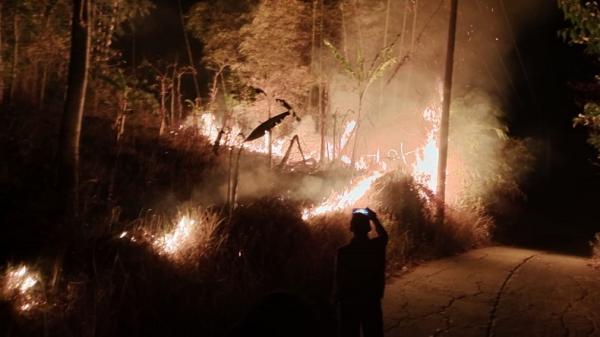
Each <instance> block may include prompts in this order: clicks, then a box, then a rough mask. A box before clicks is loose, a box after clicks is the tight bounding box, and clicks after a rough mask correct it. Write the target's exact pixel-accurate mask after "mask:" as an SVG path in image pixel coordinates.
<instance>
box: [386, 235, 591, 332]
mask: <svg viewBox="0 0 600 337" xmlns="http://www.w3.org/2000/svg"><path fill="white" fill-rule="evenodd" d="M588 264H589V260H587V259H584V258H581V257H574V256H566V255H557V254H552V253H546V252H541V251H532V250H526V249H519V248H510V247H490V248H484V249H478V250H474V251H471V252H469V253H466V254H463V255H460V256H456V257H452V258H447V259H443V260H438V261H432V262H429V263H426V264H424V265H421V266H419V267H417V268H415V269H414V270H412V271H410V272H408V273H407V274H405V275H403V276H400V277H398V278H395V279H393V280H392V281H391V282H390V283H388V285H387V286H386V293H385V298H384V300H383V310H384V321H385V323H384V328H385V335H386V336H388V337H395V336H403V337H420V336H457V337H470V336H477V337H491V336H495V337H504V336H506V337H509V336H510V337H516V336H527V337H534V336H560V337H571V336H600V270H597V269H593V268H591V267H590V266H589V265H588Z"/></svg>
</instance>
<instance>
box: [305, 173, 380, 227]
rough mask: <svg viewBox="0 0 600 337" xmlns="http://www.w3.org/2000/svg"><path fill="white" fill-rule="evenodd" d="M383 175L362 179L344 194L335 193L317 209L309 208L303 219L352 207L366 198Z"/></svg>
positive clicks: (376, 174) (370, 175)
mask: <svg viewBox="0 0 600 337" xmlns="http://www.w3.org/2000/svg"><path fill="white" fill-rule="evenodd" d="M382 175H383V173H381V172H373V173H370V174H369V175H368V176H366V177H363V178H361V179H360V180H358V181H357V182H356V183H355V184H353V185H352V186H351V187H350V188H348V189H347V190H346V191H344V192H343V193H333V194H331V195H330V196H329V198H327V200H325V202H323V203H322V204H320V205H319V206H317V207H314V208H310V209H309V208H307V209H305V210H304V211H303V212H302V219H303V220H308V219H310V218H312V217H315V216H318V215H323V214H327V213H332V212H337V211H342V210H344V209H346V208H349V207H352V206H353V205H354V204H356V202H358V201H359V200H360V199H361V198H362V197H364V196H365V195H366V194H367V192H368V191H369V189H370V188H371V186H372V185H373V183H374V182H375V180H377V179H379V177H381V176H382Z"/></svg>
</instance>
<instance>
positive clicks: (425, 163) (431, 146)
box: [413, 108, 440, 192]
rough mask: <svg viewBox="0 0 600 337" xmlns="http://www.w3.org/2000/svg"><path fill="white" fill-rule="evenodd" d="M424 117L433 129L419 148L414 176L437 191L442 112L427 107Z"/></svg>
mask: <svg viewBox="0 0 600 337" xmlns="http://www.w3.org/2000/svg"><path fill="white" fill-rule="evenodd" d="M423 119H425V120H426V121H428V122H430V123H431V129H430V130H429V132H428V133H427V142H426V143H425V145H424V146H423V147H422V148H420V149H418V150H417V153H416V155H417V159H416V162H415V165H414V167H413V177H414V178H415V180H416V181H417V182H419V183H420V184H423V185H425V186H427V188H429V189H430V190H431V191H433V192H435V191H437V185H438V176H437V172H438V161H439V146H438V143H437V139H438V134H439V129H440V114H439V113H438V112H437V111H436V110H434V109H433V108H427V109H425V111H423Z"/></svg>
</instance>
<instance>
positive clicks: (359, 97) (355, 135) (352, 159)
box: [350, 91, 365, 167]
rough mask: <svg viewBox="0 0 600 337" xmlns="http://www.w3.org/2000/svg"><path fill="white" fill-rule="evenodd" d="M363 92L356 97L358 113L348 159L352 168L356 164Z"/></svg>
mask: <svg viewBox="0 0 600 337" xmlns="http://www.w3.org/2000/svg"><path fill="white" fill-rule="evenodd" d="M364 94H365V93H364V91H362V92H360V93H359V95H358V112H357V116H356V126H355V127H354V143H353V144H352V156H351V158H350V165H351V166H352V167H354V163H355V162H356V150H357V148H358V136H359V131H360V124H361V122H360V120H361V117H362V116H361V113H362V102H363V96H364Z"/></svg>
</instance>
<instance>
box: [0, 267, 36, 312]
mask: <svg viewBox="0 0 600 337" xmlns="http://www.w3.org/2000/svg"><path fill="white" fill-rule="evenodd" d="M2 298H3V299H5V300H7V301H10V302H12V303H13V304H14V305H15V308H16V309H17V310H18V311H19V312H24V313H25V312H30V311H32V310H34V309H36V308H38V307H40V306H41V305H43V304H44V303H45V300H44V298H45V297H44V289H43V285H42V278H41V276H40V274H39V272H37V271H35V270H32V269H31V268H30V267H28V266H26V265H20V266H17V267H15V266H9V267H8V268H7V269H6V271H5V273H4V275H3V277H2Z"/></svg>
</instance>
